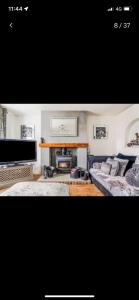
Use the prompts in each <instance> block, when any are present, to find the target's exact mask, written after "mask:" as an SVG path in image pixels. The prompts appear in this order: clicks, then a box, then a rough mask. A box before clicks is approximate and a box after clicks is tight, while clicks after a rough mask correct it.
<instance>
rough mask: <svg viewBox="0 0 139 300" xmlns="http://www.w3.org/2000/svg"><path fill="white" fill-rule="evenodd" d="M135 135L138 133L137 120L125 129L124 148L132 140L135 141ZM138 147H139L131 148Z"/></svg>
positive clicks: (138, 124)
mask: <svg viewBox="0 0 139 300" xmlns="http://www.w3.org/2000/svg"><path fill="white" fill-rule="evenodd" d="M135 133H139V118H136V119H134V120H132V121H131V122H130V123H129V125H128V126H127V128H126V132H125V147H127V144H128V143H129V142H131V141H132V140H135V138H136V137H135ZM132 147H139V146H132Z"/></svg>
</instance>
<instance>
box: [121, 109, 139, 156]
mask: <svg viewBox="0 0 139 300" xmlns="http://www.w3.org/2000/svg"><path fill="white" fill-rule="evenodd" d="M138 125H139V104H134V105H133V106H131V107H130V108H128V109H126V110H125V111H124V112H122V113H121V114H119V115H117V116H116V140H117V143H116V151H117V152H122V153H124V154H133V155H139V147H127V146H126V145H127V142H129V139H130V138H133V139H134V138H135V136H134V133H136V132H139V127H138Z"/></svg>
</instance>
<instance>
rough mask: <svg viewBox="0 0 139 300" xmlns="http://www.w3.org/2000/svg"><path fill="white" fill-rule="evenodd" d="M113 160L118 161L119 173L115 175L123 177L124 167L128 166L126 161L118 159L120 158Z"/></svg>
mask: <svg viewBox="0 0 139 300" xmlns="http://www.w3.org/2000/svg"><path fill="white" fill-rule="evenodd" d="M114 160H117V161H119V171H118V173H117V176H124V173H125V170H126V166H127V164H128V159H120V158H117V157H114Z"/></svg>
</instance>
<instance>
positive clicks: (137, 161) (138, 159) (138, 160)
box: [135, 156, 139, 165]
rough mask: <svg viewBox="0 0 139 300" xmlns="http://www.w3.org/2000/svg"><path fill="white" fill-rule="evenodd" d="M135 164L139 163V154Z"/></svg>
mask: <svg viewBox="0 0 139 300" xmlns="http://www.w3.org/2000/svg"><path fill="white" fill-rule="evenodd" d="M135 164H137V165H138V164H139V156H137V157H136V160H135Z"/></svg>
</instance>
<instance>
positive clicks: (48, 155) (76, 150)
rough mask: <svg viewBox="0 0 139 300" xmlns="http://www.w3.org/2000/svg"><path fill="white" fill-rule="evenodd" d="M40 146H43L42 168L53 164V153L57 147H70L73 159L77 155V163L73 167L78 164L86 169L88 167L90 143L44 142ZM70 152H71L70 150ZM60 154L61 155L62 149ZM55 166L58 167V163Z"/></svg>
mask: <svg viewBox="0 0 139 300" xmlns="http://www.w3.org/2000/svg"><path fill="white" fill-rule="evenodd" d="M39 146H40V148H41V162H42V168H43V166H44V165H47V166H48V165H51V163H52V153H53V151H54V149H56V148H57V150H58V149H60V148H67V149H69V150H70V151H71V153H72V157H73V160H74V155H75V156H76V160H77V163H76V165H73V167H74V166H77V167H81V168H84V169H86V168H87V150H88V143H43V144H39ZM57 154H58V153H57ZM68 154H69V152H68ZM59 155H61V151H60V153H59ZM64 158H65V157H64ZM63 166H64V165H63ZM55 167H56V165H55Z"/></svg>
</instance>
